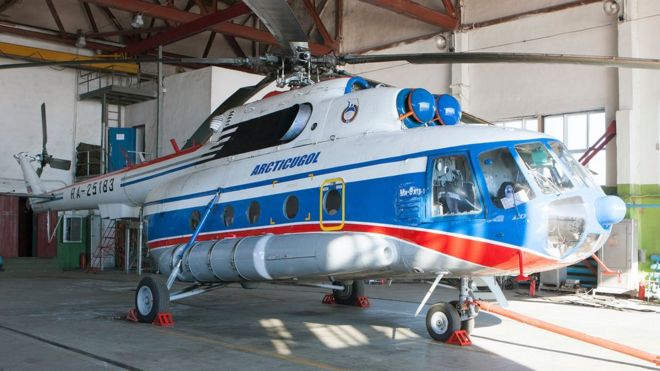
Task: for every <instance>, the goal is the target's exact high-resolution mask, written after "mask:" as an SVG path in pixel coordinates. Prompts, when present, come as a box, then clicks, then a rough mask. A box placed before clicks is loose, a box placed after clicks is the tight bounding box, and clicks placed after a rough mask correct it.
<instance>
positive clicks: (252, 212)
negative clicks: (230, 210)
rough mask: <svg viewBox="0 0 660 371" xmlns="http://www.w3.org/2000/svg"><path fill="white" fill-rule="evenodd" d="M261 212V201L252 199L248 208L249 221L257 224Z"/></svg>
mask: <svg viewBox="0 0 660 371" xmlns="http://www.w3.org/2000/svg"><path fill="white" fill-rule="evenodd" d="M260 212H261V208H260V207H259V203H258V202H257V201H252V202H251V203H250V208H249V209H248V215H247V217H248V222H250V224H255V223H256V222H257V220H259V213H260Z"/></svg>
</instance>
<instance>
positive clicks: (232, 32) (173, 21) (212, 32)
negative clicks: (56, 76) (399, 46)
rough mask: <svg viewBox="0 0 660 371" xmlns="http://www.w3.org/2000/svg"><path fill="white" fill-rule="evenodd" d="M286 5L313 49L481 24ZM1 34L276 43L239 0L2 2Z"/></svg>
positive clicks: (399, 7)
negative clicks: (294, 15) (306, 35)
mask: <svg viewBox="0 0 660 371" xmlns="http://www.w3.org/2000/svg"><path fill="white" fill-rule="evenodd" d="M594 1H599V0H582V1H566V0H552V1H544V2H541V1H537V0H534V1H530V2H526V5H525V7H524V8H520V9H518V10H521V11H522V12H520V11H518V12H517V11H516V9H517V8H516V7H515V6H512V7H510V9H509V11H508V12H503V9H501V7H494V8H495V10H497V12H494V14H496V17H497V18H493V19H489V18H488V13H487V12H484V11H483V8H484V7H485V6H487V5H485V4H484V3H483V2H481V5H479V4H480V1H478V0H472V1H463V2H467V3H469V4H470V5H469V6H467V7H466V8H468V9H470V7H472V8H474V9H475V11H474V13H475V14H478V15H479V16H480V17H482V18H483V19H481V21H487V22H493V21H497V20H498V19H505V18H507V17H509V18H510V17H516V16H524V15H526V14H531V13H534V12H539V11H543V10H544V9H550V8H559V7H568V6H575V5H582V4H585V3H590V2H594ZM289 3H290V5H291V7H292V9H293V10H294V13H295V14H296V17H297V18H298V20H299V22H300V23H301V25H302V26H303V30H306V32H307V34H308V37H309V40H310V42H311V44H310V45H311V49H312V52H313V53H314V54H327V53H339V52H364V51H368V50H378V49H383V48H386V47H388V46H391V45H393V44H396V43H400V42H405V41H412V40H416V39H420V38H424V37H430V36H431V35H435V34H438V33H441V32H447V31H454V30H457V29H460V28H461V27H476V26H479V23H478V22H471V23H469V24H468V23H465V24H464V25H462V24H461V19H465V17H462V16H461V14H460V13H461V8H463V7H460V6H458V4H459V1H458V0H424V1H412V0H360V1H357V0H350V1H345V0H291V1H289ZM530 4H535V5H536V6H535V7H534V6H533V5H530ZM491 8H492V5H491ZM477 9H481V12H477V11H476V10H477ZM138 18H139V19H138ZM0 33H6V34H12V35H19V36H23V37H27V38H31V39H38V40H46V41H50V42H55V43H60V44H65V45H70V46H77V47H79V48H80V49H89V50H90V51H93V52H94V53H97V54H115V53H121V54H127V55H133V56H148V55H154V54H155V49H156V48H157V46H158V45H163V50H164V55H166V56H171V57H246V56H247V57H250V56H258V55H263V54H265V53H267V52H269V51H270V50H271V48H273V47H276V45H277V40H276V38H275V37H274V36H273V35H272V34H271V33H270V32H269V31H268V30H267V28H266V27H265V26H264V24H263V23H262V22H261V21H260V20H259V19H258V17H257V16H256V15H255V14H253V12H252V11H251V10H250V8H248V7H247V6H246V5H245V4H244V3H243V2H241V1H240V0H31V1H28V0H0ZM348 33H350V35H348ZM345 34H347V37H344V35H345ZM356 34H359V36H356ZM81 36H82V38H81ZM81 39H83V40H84V43H82V42H81Z"/></svg>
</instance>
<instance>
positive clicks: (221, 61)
mask: <svg viewBox="0 0 660 371" xmlns="http://www.w3.org/2000/svg"><path fill="white" fill-rule="evenodd" d="M262 60H263V58H160V59H159V58H117V59H110V58H106V59H88V60H71V61H39V62H24V63H11V64H0V70H7V69H13V68H28V67H53V66H63V67H77V66H85V65H94V64H113V63H117V64H120V63H156V62H163V63H166V64H204V65H214V66H233V67H239V66H253V65H256V64H258V63H259V62H260V61H262Z"/></svg>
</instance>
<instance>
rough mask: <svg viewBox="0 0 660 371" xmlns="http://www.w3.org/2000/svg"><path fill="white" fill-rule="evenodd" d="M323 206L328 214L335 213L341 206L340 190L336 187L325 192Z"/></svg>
mask: <svg viewBox="0 0 660 371" xmlns="http://www.w3.org/2000/svg"><path fill="white" fill-rule="evenodd" d="M323 208H324V209H325V212H326V213H327V214H328V215H336V214H337V213H338V212H339V210H340V208H341V192H340V191H339V190H337V189H333V190H331V191H328V193H326V194H325V199H324V202H323Z"/></svg>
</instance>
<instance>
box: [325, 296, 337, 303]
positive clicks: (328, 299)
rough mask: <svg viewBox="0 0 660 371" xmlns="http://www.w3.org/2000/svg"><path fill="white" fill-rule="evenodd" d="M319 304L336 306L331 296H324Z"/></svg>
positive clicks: (333, 297)
mask: <svg viewBox="0 0 660 371" xmlns="http://www.w3.org/2000/svg"><path fill="white" fill-rule="evenodd" d="M321 303H323V304H337V302H336V301H335V296H334V295H332V294H325V296H324V297H323V300H321Z"/></svg>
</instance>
